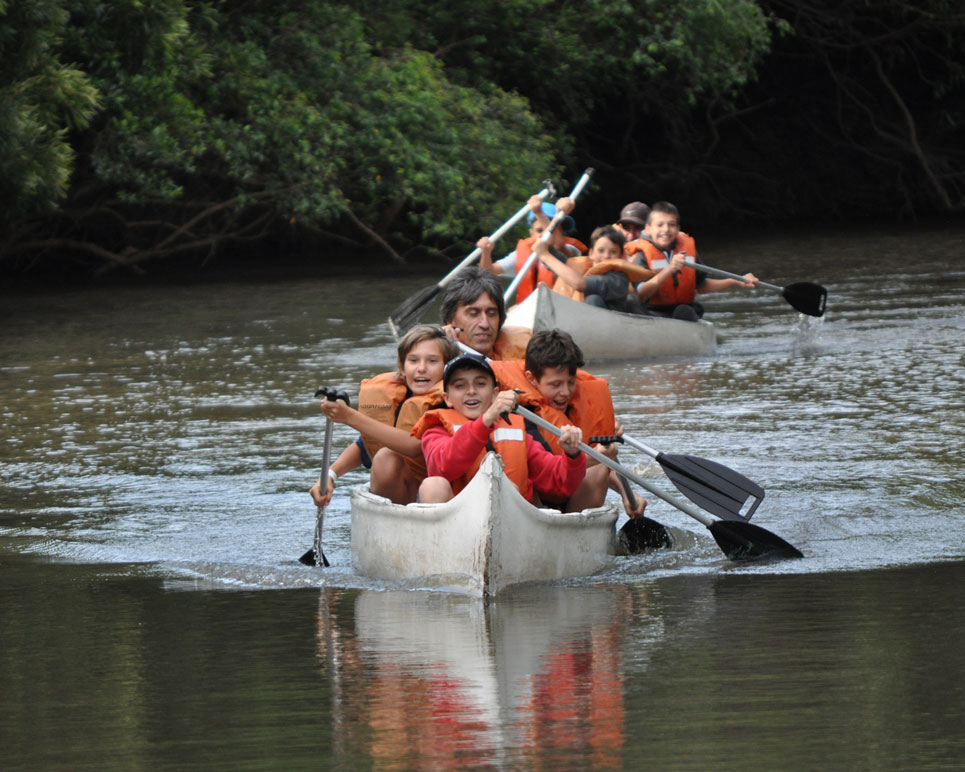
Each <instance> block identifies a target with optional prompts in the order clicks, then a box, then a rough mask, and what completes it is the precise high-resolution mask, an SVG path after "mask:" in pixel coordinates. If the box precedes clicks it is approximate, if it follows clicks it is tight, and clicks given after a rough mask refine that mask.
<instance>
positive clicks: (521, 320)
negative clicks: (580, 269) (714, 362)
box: [506, 284, 717, 362]
mask: <svg viewBox="0 0 965 772" xmlns="http://www.w3.org/2000/svg"><path fill="white" fill-rule="evenodd" d="M506 326H512V327H526V328H529V329H531V330H533V331H534V332H537V331H539V330H552V329H561V330H566V332H568V333H569V334H570V335H572V336H573V340H575V341H576V343H577V345H578V346H579V347H580V348H581V349H582V350H583V355H584V356H585V357H586V359H587V361H594V362H599V361H601V360H607V359H637V358H645V357H671V356H705V355H707V354H713V353H714V350H715V349H716V347H717V339H716V335H715V333H714V325H712V324H711V323H710V322H705V321H704V320H703V319H701V320H700V321H699V322H684V321H680V320H679V319H664V318H661V317H657V316H638V315H636V314H624V313H621V312H619V311H610V310H608V309H605V308H597V307H595V306H590V305H587V304H586V303H581V302H578V301H576V300H573V299H571V298H568V297H566V296H564V295H560V294H559V293H558V292H553V291H552V290H551V289H549V288H548V287H547V286H546V285H545V284H541V285H540V286H539V287H538V289H537V291H536V292H533V293H532V294H531V295H529V297H527V298H526V299H525V300H524V301H523V302H522V303H519V304H518V305H515V306H513V308H511V309H510V310H509V313H508V314H507V317H506Z"/></svg>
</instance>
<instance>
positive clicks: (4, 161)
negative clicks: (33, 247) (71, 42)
mask: <svg viewBox="0 0 965 772" xmlns="http://www.w3.org/2000/svg"><path fill="white" fill-rule="evenodd" d="M66 21H67V13H66V11H65V10H64V9H63V8H62V4H61V3H59V2H57V0H35V2H30V3H17V2H13V3H10V2H6V0H0V204H2V206H0V227H3V228H9V227H10V225H11V224H12V223H13V222H15V221H16V220H17V219H18V218H20V217H23V216H25V215H31V214H35V213H47V212H49V211H50V210H52V209H53V208H54V207H55V206H56V205H57V203H59V202H60V201H61V200H62V199H63V197H64V195H65V194H66V192H67V186H68V183H69V181H70V175H71V171H72V169H73V160H74V153H73V150H72V148H71V146H70V144H69V142H68V140H67V136H66V134H67V131H68V129H70V128H83V127H85V126H86V125H87V124H88V121H89V120H90V118H91V116H92V115H93V113H94V110H95V109H96V107H97V105H98V100H97V93H96V91H95V90H94V89H93V88H92V87H91V85H90V83H89V82H88V81H87V79H86V78H85V76H84V73H83V72H82V71H81V70H79V69H77V68H76V67H74V66H71V65H65V64H63V63H61V61H60V60H59V58H58V55H57V49H58V44H59V35H60V33H61V31H62V29H63V27H64V25H65V23H66Z"/></svg>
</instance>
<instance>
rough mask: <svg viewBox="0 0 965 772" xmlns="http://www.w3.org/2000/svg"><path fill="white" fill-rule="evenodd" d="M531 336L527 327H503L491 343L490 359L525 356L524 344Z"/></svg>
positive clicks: (526, 343) (525, 344) (530, 331)
mask: <svg viewBox="0 0 965 772" xmlns="http://www.w3.org/2000/svg"><path fill="white" fill-rule="evenodd" d="M532 337H533V331H532V330H531V329H530V328H529V327H503V328H502V329H501V330H500V331H499V335H498V336H497V337H496V342H495V343H494V344H493V353H492V354H491V355H490V357H489V358H490V359H491V360H492V359H500V360H504V359H522V358H523V357H525V356H526V346H527V345H528V344H529V339H530V338H532Z"/></svg>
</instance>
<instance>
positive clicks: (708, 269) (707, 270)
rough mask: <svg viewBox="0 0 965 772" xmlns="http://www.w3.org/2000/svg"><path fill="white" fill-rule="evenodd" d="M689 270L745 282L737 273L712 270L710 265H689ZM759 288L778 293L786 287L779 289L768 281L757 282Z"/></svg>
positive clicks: (718, 269) (717, 269)
mask: <svg viewBox="0 0 965 772" xmlns="http://www.w3.org/2000/svg"><path fill="white" fill-rule="evenodd" d="M687 267H688V268H693V269H694V270H695V271H703V272H704V273H708V274H710V275H711V276H720V277H721V278H723V279H737V280H738V281H744V277H743V276H740V275H739V274H736V273H731V272H730V271H722V270H721V269H720V268H711V267H710V266H709V265H704V264H703V263H687ZM757 286H758V287H764V288H765V289H769V290H774V291H776V292H784V287H778V286H777V285H776V284H768V283H767V282H766V281H759V282H757Z"/></svg>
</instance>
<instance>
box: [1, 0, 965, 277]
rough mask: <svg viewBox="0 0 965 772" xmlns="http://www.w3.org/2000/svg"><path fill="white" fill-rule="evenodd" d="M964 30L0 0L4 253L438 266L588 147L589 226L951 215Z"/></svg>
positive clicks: (146, 262)
mask: <svg viewBox="0 0 965 772" xmlns="http://www.w3.org/2000/svg"><path fill="white" fill-rule="evenodd" d="M963 31H965V8H963V7H962V6H961V4H960V3H959V2H957V1H956V0H923V1H922V2H912V3H908V2H902V1H901V0H882V1H881V2H876V3H868V2H866V1H865V0H836V1H835V2H830V1H824V0H815V2H812V3H801V2H796V1H794V0H759V1H758V2H753V1H752V0H714V1H711V0H708V1H707V2H694V1H693V0H645V1H644V2H639V3H633V4H630V3H624V2H620V1H618V0H589V1H588V2H582V3H566V2H563V3H561V2H549V1H547V0H536V1H535V2H534V1H533V0H528V2H525V3H524V2H521V1H517V0H500V1H499V2H486V1H483V2H480V0H472V2H469V1H468V0H446V1H445V2H442V1H439V0H420V2H413V1H412V0H381V1H380V2H355V3H352V4H348V3H341V2H335V1H334V0H273V1H272V2H259V1H258V0H232V1H231V2H228V1H227V0H225V1H220V0H209V1H208V2H189V1H188V0H154V2H151V3H135V2H116V0H32V2H30V3H25V2H12V1H11V0H0V164H2V174H0V204H2V211H0V270H2V271H3V272H4V273H7V274H8V275H9V274H12V273H20V274H24V273H27V274H36V273H44V272H47V271H49V270H52V269H57V270H62V269H63V268H65V267H73V268H75V269H77V270H78V271H80V272H81V273H84V274H93V275H100V274H104V273H108V272H112V271H117V270H121V271H124V272H128V271H131V270H135V271H141V270H147V271H149V272H152V273H161V272H163V271H161V266H169V265H173V264H174V263H177V264H179V265H182V266H184V265H187V266H200V265H204V264H207V263H209V262H211V261H214V263H216V264H220V265H222V266H224V265H231V262H232V261H233V260H235V259H237V257H238V256H239V255H242V254H244V255H249V256H251V255H254V256H258V257H260V258H262V259H263V261H264V262H266V263H267V262H270V261H274V260H276V259H277V258H278V257H279V256H280V255H283V254H291V255H298V254H304V255H306V256H311V257H306V258H305V259H306V260H310V261H318V260H320V259H324V258H320V257H319V255H328V256H329V259H333V258H331V256H332V255H333V254H337V253H339V252H341V253H342V254H345V253H353V252H356V251H358V250H361V249H364V250H366V251H367V252H368V253H372V252H373V251H377V252H378V253H381V254H383V255H385V256H386V259H389V258H391V259H393V260H397V261H411V260H415V259H420V258H421V259H426V258H428V259H435V260H439V261H443V260H450V259H452V258H454V257H459V256H461V255H462V254H464V253H465V251H467V248H469V247H470V246H471V244H472V242H474V241H475V239H476V238H477V237H478V236H479V235H481V234H482V233H484V232H488V231H489V230H492V229H493V228H494V227H495V226H496V225H498V224H499V223H500V222H502V220H503V219H505V217H506V216H508V214H510V213H511V212H513V211H515V210H516V209H518V208H519V206H521V204H522V202H523V201H525V199H526V197H527V196H528V195H529V194H531V193H533V192H535V191H536V190H538V189H539V187H540V183H541V181H542V180H543V179H546V178H549V179H552V180H554V181H555V182H556V183H557V185H558V187H559V188H560V189H561V190H564V191H565V189H566V187H567V185H568V184H569V183H572V181H574V180H575V179H576V178H577V177H578V176H579V174H580V173H581V172H582V170H583V169H584V168H585V167H587V166H593V167H595V168H596V169H597V170H598V174H597V176H596V178H595V180H594V186H593V188H591V189H590V191H588V193H587V194H585V196H584V199H583V201H581V205H580V210H581V211H580V214H581V217H582V219H583V222H584V223H587V224H588V225H589V224H598V223H600V222H604V221H606V220H609V219H612V218H613V217H614V216H615V214H616V213H617V212H618V211H619V208H620V207H621V206H622V205H623V204H624V203H626V202H627V201H629V200H634V199H639V200H643V201H648V202H651V201H653V200H655V199H669V200H671V201H674V202H675V203H677V204H678V206H679V207H680V208H681V210H682V212H683V214H684V218H685V220H686V222H687V224H688V226H695V225H701V224H713V223H720V222H733V221H741V222H753V223H762V222H786V221H793V220H803V219H808V220H819V221H826V220H829V219H830V220H844V219H853V218H856V217H890V218H905V219H911V218H914V217H917V216H920V215H926V214H934V213H948V212H956V211H961V210H962V208H963V206H965V141H963V140H965V135H963V130H962V125H963V121H965V98H963V97H965V89H963V77H965V55H963V54H962V53H961V46H960V44H959V43H958V40H959V38H960V36H961V34H962V33H963ZM322 247H324V249H323V248H322Z"/></svg>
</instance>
